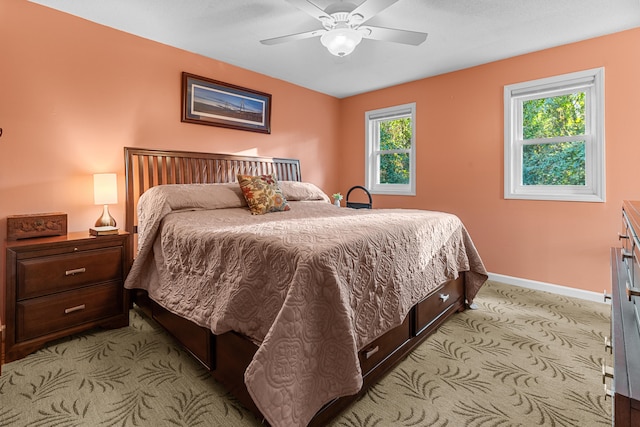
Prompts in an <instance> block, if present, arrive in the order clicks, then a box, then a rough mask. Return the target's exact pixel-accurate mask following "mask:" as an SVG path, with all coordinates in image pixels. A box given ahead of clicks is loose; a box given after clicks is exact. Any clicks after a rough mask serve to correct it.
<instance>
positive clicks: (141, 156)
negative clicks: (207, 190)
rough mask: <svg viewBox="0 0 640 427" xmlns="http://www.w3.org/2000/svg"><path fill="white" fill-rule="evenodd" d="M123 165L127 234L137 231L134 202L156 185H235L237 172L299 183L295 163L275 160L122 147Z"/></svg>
mask: <svg viewBox="0 0 640 427" xmlns="http://www.w3.org/2000/svg"><path fill="white" fill-rule="evenodd" d="M124 165H125V180H126V183H127V199H126V217H125V220H126V224H125V229H126V230H127V231H128V232H129V233H135V232H136V231H137V226H138V223H137V215H136V209H137V207H138V199H139V198H140V196H141V195H142V193H144V192H145V191H146V190H148V189H149V188H151V187H153V186H156V185H161V184H212V183H223V182H236V181H237V178H236V175H237V174H239V173H240V174H247V175H261V174H270V173H274V174H275V175H276V178H277V179H278V180H281V181H301V180H302V178H301V176H300V161H299V160H297V159H281V158H275V157H253V156H237V155H233V154H219V153H197V152H191V151H174V150H152V149H146V148H132V147H125V148H124Z"/></svg>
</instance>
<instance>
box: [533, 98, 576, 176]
mask: <svg viewBox="0 0 640 427" xmlns="http://www.w3.org/2000/svg"><path fill="white" fill-rule="evenodd" d="M522 116H523V117H522V119H523V122H522V132H523V135H522V137H523V139H524V140H525V141H527V140H535V142H533V141H532V143H529V144H525V145H524V147H523V153H522V157H523V158H522V183H523V185H585V159H586V155H585V141H558V139H559V138H562V137H570V136H579V135H584V134H585V92H576V93H570V94H566V95H560V96H554V97H549V98H539V99H532V100H528V101H524V102H523V104H522ZM545 139H549V142H544V140H545Z"/></svg>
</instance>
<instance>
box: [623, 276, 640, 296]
mask: <svg viewBox="0 0 640 427" xmlns="http://www.w3.org/2000/svg"><path fill="white" fill-rule="evenodd" d="M626 286H627V298H629V301H631V297H640V288H637V287H635V286H631V285H629V282H628V281H627V283H626Z"/></svg>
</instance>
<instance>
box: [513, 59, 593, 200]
mask: <svg viewBox="0 0 640 427" xmlns="http://www.w3.org/2000/svg"><path fill="white" fill-rule="evenodd" d="M504 121H505V134H504V157H505V158H504V197H505V199H535V200H567V201H582V202H604V201H605V191H604V189H605V182H604V181H605V174H604V69H603V68H598V69H593V70H587V71H581V72H577V73H571V74H565V75H562V76H557V77H551V78H547V79H542V80H535V81H531V82H525V83H518V84H513V85H509V86H505V88H504Z"/></svg>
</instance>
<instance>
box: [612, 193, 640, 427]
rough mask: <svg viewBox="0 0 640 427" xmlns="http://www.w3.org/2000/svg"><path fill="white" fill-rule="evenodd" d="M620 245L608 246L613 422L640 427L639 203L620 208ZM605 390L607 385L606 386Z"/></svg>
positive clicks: (626, 204)
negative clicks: (610, 282)
mask: <svg viewBox="0 0 640 427" xmlns="http://www.w3.org/2000/svg"><path fill="white" fill-rule="evenodd" d="M619 238H620V241H621V243H622V248H612V249H611V274H612V294H611V334H612V336H611V343H610V344H611V347H612V349H613V367H612V368H613V369H611V368H607V367H603V375H605V377H607V376H611V375H612V376H613V378H612V380H611V386H610V387H611V388H610V389H608V390H607V394H609V395H611V396H612V397H613V425H614V426H615V427H622V426H624V427H629V426H633V427H640V202H631V201H625V202H624V203H623V207H622V232H621V233H620V234H619ZM605 389H607V386H605Z"/></svg>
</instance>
